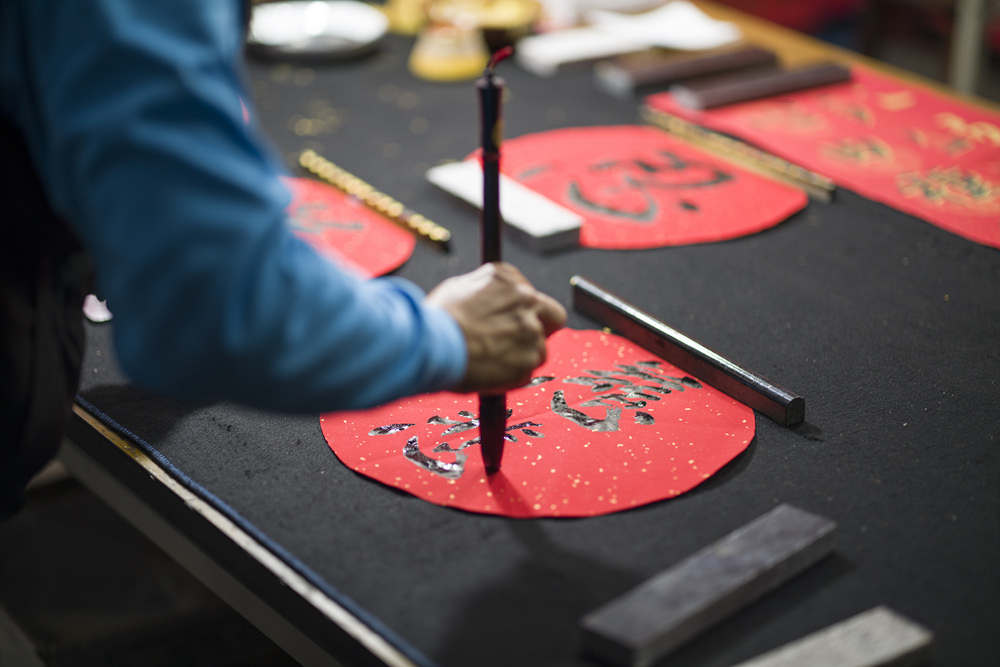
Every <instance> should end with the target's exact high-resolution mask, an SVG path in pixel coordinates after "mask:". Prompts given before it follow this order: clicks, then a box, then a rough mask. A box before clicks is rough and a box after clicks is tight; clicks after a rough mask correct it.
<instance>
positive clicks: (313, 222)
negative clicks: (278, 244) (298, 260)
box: [283, 178, 417, 278]
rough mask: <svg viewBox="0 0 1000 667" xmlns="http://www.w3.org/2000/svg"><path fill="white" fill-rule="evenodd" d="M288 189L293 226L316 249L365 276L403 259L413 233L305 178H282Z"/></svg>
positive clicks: (385, 270) (383, 271) (392, 268)
mask: <svg viewBox="0 0 1000 667" xmlns="http://www.w3.org/2000/svg"><path fill="white" fill-rule="evenodd" d="M283 180H284V182H285V184H286V185H287V186H288V188H289V190H290V191H291V193H292V201H291V203H290V204H289V205H288V209H287V212H288V219H289V224H291V226H292V229H293V230H294V231H295V233H297V234H298V235H299V236H301V237H302V238H303V239H305V240H306V241H308V242H309V243H310V244H311V245H312V246H313V247H314V248H316V249H317V250H319V251H320V252H322V253H323V254H325V255H328V256H330V257H332V258H334V259H335V260H336V261H337V262H339V263H340V264H342V265H346V266H348V267H350V268H351V269H353V270H354V271H356V272H357V273H359V274H361V275H363V276H366V277H369V278H371V277H375V276H381V275H385V274H386V273H390V272H391V271H395V270H396V269H398V268H399V267H400V266H402V265H403V264H405V263H406V260H408V259H409V258H410V256H411V255H412V254H413V248H414V246H415V245H416V243H417V240H416V237H415V236H414V235H413V234H412V233H410V232H408V231H406V230H405V229H403V228H401V227H400V226H399V225H397V224H395V223H393V222H391V221H389V220H386V219H385V218H384V217H383V216H381V215H380V214H378V213H376V212H375V211H373V210H371V209H370V208H368V207H367V206H366V205H365V204H364V203H363V202H361V201H360V200H358V199H357V198H356V197H351V196H350V195H348V194H347V193H345V192H342V191H340V190H338V189H337V188H335V187H333V186H332V185H327V184H326V183H320V182H319V181H314V180H312V179H309V178H285V179H283Z"/></svg>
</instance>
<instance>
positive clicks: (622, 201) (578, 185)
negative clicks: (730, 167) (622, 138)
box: [522, 150, 734, 223]
mask: <svg viewBox="0 0 1000 667" xmlns="http://www.w3.org/2000/svg"><path fill="white" fill-rule="evenodd" d="M532 173H535V172H534V171H533V172H532ZM522 178H527V175H523V176H522ZM733 178H734V176H733V175H732V174H731V173H729V172H726V171H723V170H722V169H719V168H718V167H716V166H715V165H712V164H709V163H707V162H699V161H697V160H689V159H686V158H684V157H681V156H680V155H677V154H676V153H673V152H671V151H666V150H660V151H659V152H658V155H657V156H656V158H655V159H652V160H646V159H638V158H637V159H632V160H610V161H606V162H599V163H596V164H592V165H589V166H588V167H587V169H586V170H585V172H584V174H583V175H581V176H579V177H577V178H574V179H572V180H571V181H570V183H569V185H568V186H567V190H566V196H567V199H568V200H569V201H570V202H571V203H573V204H574V205H576V206H579V207H580V208H583V209H585V210H587V211H591V212H594V213H599V214H602V215H608V216H612V217H615V218H619V219H622V220H627V221H632V222H639V223H647V222H653V221H655V220H658V219H659V217H660V206H659V204H657V198H656V195H657V194H658V193H659V194H662V193H663V192H664V191H674V192H675V193H679V192H682V191H686V190H691V189H697V188H710V187H713V186H716V185H720V184H722V183H725V182H727V181H731V180H733ZM677 204H678V206H679V207H680V208H681V209H682V210H685V211H697V210H698V206H697V204H694V203H692V202H690V201H687V200H683V199H681V200H679V201H678V202H677Z"/></svg>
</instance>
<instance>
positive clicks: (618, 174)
mask: <svg viewBox="0 0 1000 667" xmlns="http://www.w3.org/2000/svg"><path fill="white" fill-rule="evenodd" d="M501 168H502V170H503V173H504V174H505V175H507V176H508V177H510V178H513V179H515V180H517V181H519V182H521V183H522V184H523V185H525V186H527V187H529V188H531V189H532V190H535V191H536V192H538V193H540V194H542V195H544V196H546V197H548V198H549V199H551V200H552V201H554V202H556V203H558V204H560V205H561V206H563V207H565V208H568V209H570V210H572V211H575V212H576V213H578V214H580V215H581V216H582V217H583V219H584V222H583V226H582V228H581V230H580V244H581V245H583V246H587V247H591V248H618V249H630V248H655V247H660V246H673V245H685V244H690V243H706V242H712V241H721V240H724V239H731V238H736V237H739V236H745V235H747V234H754V233H756V232H759V231H761V230H764V229H767V228H769V227H773V226H774V225H776V224H778V223H779V222H781V221H783V220H785V219H786V218H788V217H789V216H790V215H792V214H793V213H795V212H797V211H799V210H801V209H802V208H803V207H805V205H806V203H807V198H806V195H805V194H804V193H803V192H802V191H801V190H798V189H796V188H792V187H789V186H787V185H784V184H781V183H778V182H776V181H773V180H770V179H766V178H763V177H761V176H758V175H756V174H753V173H751V172H749V171H746V170H744V169H741V168H739V167H736V166H735V165H733V164H730V163H728V162H725V161H724V160H722V159H720V158H718V157H715V156H713V155H711V154H709V153H705V152H703V151H701V150H698V149H697V148H695V147H693V146H691V145H689V144H686V143H684V142H682V141H680V140H678V139H676V138H674V137H672V136H670V135H669V134H667V133H666V132H663V131H661V130H658V129H655V128H651V127H643V126H635V125H622V126H608V127H582V128H568V129H561V130H552V131H549V132H540V133H538V134H529V135H525V136H522V137H517V138H515V139H510V140H508V141H506V142H505V143H504V145H503V158H502V162H501Z"/></svg>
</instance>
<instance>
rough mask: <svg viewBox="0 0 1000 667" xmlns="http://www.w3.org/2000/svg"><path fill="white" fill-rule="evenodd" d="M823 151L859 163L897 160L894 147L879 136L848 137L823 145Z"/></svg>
mask: <svg viewBox="0 0 1000 667" xmlns="http://www.w3.org/2000/svg"><path fill="white" fill-rule="evenodd" d="M823 152H824V153H826V154H827V155H829V156H831V157H835V158H839V159H841V160H844V161H847V162H854V163H858V164H866V163H871V162H891V161H894V160H895V155H894V153H893V151H892V148H891V147H890V146H889V145H888V144H887V143H885V142H884V141H882V140H881V139H879V138H877V137H862V138H856V137H848V138H846V139H841V140H839V141H836V142H833V143H830V144H827V145H825V146H823Z"/></svg>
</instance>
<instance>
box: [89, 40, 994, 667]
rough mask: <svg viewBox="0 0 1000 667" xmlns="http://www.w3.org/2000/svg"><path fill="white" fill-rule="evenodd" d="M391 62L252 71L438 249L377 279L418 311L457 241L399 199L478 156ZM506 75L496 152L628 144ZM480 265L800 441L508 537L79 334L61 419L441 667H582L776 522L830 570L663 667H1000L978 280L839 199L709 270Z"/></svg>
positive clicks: (312, 437)
mask: <svg viewBox="0 0 1000 667" xmlns="http://www.w3.org/2000/svg"><path fill="white" fill-rule="evenodd" d="M409 44H410V42H409V41H407V40H403V39H397V38H392V39H389V40H387V41H386V42H385V43H384V44H383V46H382V47H381V49H380V50H379V52H378V53H376V54H374V55H372V56H370V57H368V58H364V59H359V60H356V61H351V62H346V63H337V64H328V65H310V66H308V67H290V66H288V65H284V64H277V63H268V62H252V63H251V68H250V83H251V85H252V88H253V90H254V97H255V102H256V104H257V106H258V109H259V113H260V119H261V122H262V124H263V126H264V127H265V128H266V132H267V134H268V135H270V137H271V138H272V140H273V142H274V143H275V145H276V147H277V150H278V152H279V154H280V155H282V156H289V157H291V156H293V155H297V153H298V151H300V150H302V149H304V148H314V149H316V150H318V151H319V152H321V153H322V154H324V155H326V156H327V157H329V158H330V159H331V160H333V161H334V162H336V163H338V164H339V165H341V166H342V167H344V168H346V169H347V170H349V171H351V172H353V173H354V174H355V175H357V176H359V177H360V178H362V179H364V180H366V181H368V182H370V183H372V184H374V185H375V186H376V187H377V188H379V189H380V190H382V191H384V192H386V193H387V194H389V195H391V196H393V197H395V198H397V199H399V200H401V201H403V202H405V203H406V204H407V205H409V206H410V207H412V208H413V209H415V210H417V211H418V212H420V213H423V214H424V215H426V216H427V217H429V218H431V219H433V220H435V221H437V222H439V223H440V224H443V225H444V226H446V227H448V228H449V229H451V231H452V233H453V236H454V240H453V243H452V249H451V252H450V253H449V254H443V253H441V252H440V251H438V250H436V249H433V248H431V247H429V246H427V245H425V244H418V248H417V251H416V253H415V255H414V257H413V258H412V259H411V261H410V262H408V263H407V264H406V265H405V266H404V267H403V268H402V269H401V270H400V271H399V272H398V275H401V276H403V277H406V278H409V279H411V280H413V281H415V282H416V283H418V284H420V285H421V286H422V287H424V288H430V287H432V286H433V285H435V284H436V283H437V282H439V281H440V280H441V279H443V278H445V277H447V276H449V275H454V274H456V273H460V272H464V271H467V270H470V269H472V268H474V267H475V266H476V265H477V264H478V253H479V249H478V226H477V221H478V214H477V213H476V212H475V211H473V210H472V209H471V208H470V207H468V206H467V205H465V204H463V203H461V202H459V201H457V200H455V199H452V198H451V197H450V196H448V195H446V194H444V193H442V192H440V191H437V190H436V189H435V188H433V186H431V185H429V184H428V183H427V182H426V181H425V180H424V177H423V173H424V171H425V170H426V169H427V168H429V167H431V166H433V165H435V164H437V163H438V162H440V161H442V160H448V159H458V158H461V157H463V156H464V155H465V154H467V153H468V152H469V151H471V150H472V149H474V148H475V146H476V143H477V134H476V132H477V123H478V111H477V107H476V99H475V95H474V92H473V89H472V86H471V84H465V83H463V84H454V85H451V84H447V85H446V84H431V83H427V82H421V81H418V80H416V79H414V78H413V77H411V76H410V75H409V74H408V73H407V72H406V70H405V62H406V57H407V54H408V49H409ZM502 73H503V75H504V76H505V78H506V79H507V81H508V85H509V88H510V91H511V94H510V96H509V99H508V101H507V104H506V106H505V116H506V132H505V134H506V136H508V137H515V136H519V135H522V134H525V133H529V132H536V131H541V130H546V129H552V128H559V127H572V126H591V125H606V124H624V123H637V122H638V101H635V102H623V101H619V100H614V99H612V98H610V97H606V96H603V95H602V94H601V93H599V92H597V91H596V90H595V89H594V87H593V85H592V83H591V79H590V73H589V71H587V70H578V71H571V72H567V73H565V74H561V75H560V76H558V77H556V78H554V79H539V78H536V77H534V76H532V75H529V74H526V73H524V72H522V71H520V70H519V69H517V68H516V67H514V66H510V67H506V66H504V67H503V72H502ZM421 119H422V120H421ZM302 121H310V123H303V122H302ZM296 130H298V131H296ZM504 251H505V258H506V259H507V260H509V261H511V262H513V263H514V264H516V265H518V266H519V267H520V268H521V269H522V270H523V271H524V273H525V274H526V275H527V276H528V277H529V279H531V280H532V281H533V282H535V283H536V284H537V285H539V286H541V287H542V288H543V289H545V290H546V291H547V292H549V293H550V294H552V295H553V296H554V297H555V298H557V299H558V300H560V301H562V302H563V303H564V304H565V305H566V306H567V307H569V305H570V287H569V278H570V276H572V275H573V274H577V273H579V274H581V275H583V276H585V277H587V278H589V279H591V280H593V281H594V282H596V283H598V284H600V285H602V286H604V287H605V288H607V289H609V290H611V291H613V292H615V293H617V294H618V295H619V296H621V297H622V298H624V299H626V300H628V301H630V302H632V303H633V304H634V305H636V306H637V307H639V308H641V309H644V310H646V311H648V312H650V313H652V314H653V315H654V316H656V317H658V318H659V319H661V320H663V321H665V322H666V323H668V324H670V325H671V326H673V327H675V328H677V329H680V330H681V331H683V332H685V333H686V334H688V335H690V336H692V337H693V338H695V339H697V340H699V341H701V342H702V343H704V344H706V345H708V346H709V347H711V348H713V349H715V350H717V351H718V352H720V353H721V354H723V355H725V356H727V357H729V358H731V359H733V360H735V361H737V362H738V363H740V364H742V365H745V366H747V367H748V368H751V369H753V370H755V371H757V372H759V373H761V374H763V375H765V376H767V377H769V378H771V379H772V380H774V381H776V382H778V383H779V384H781V385H784V386H785V387H788V388H789V389H791V390H793V391H794V392H796V393H798V394H800V395H802V396H803V397H804V398H805V400H806V418H807V421H806V423H805V424H802V425H800V426H798V427H795V428H791V429H787V428H783V427H780V426H777V425H776V424H774V423H773V422H771V421H769V420H768V419H766V418H764V417H761V416H760V415H758V416H757V436H756V438H755V440H754V442H753V443H751V445H750V447H749V448H748V450H747V451H746V452H745V453H744V454H742V455H741V456H740V457H738V458H737V459H736V460H735V461H733V462H732V463H731V464H730V465H729V466H727V467H726V468H724V469H723V470H722V471H721V472H720V473H719V474H718V475H716V476H715V477H713V478H712V479H710V480H708V481H707V482H706V483H705V484H703V485H702V486H701V487H699V488H697V489H696V490H694V491H693V492H691V493H688V494H686V495H683V496H681V497H679V498H676V499H673V500H670V501H665V502H661V503H656V504H654V505H650V506H647V507H643V508H639V509H634V510H630V511H626V512H621V513H617V514H612V515H608V516H604V517H597V518H591V519H577V520H556V519H543V520H528V521H524V520H520V521H519V520H507V519H502V518H497V517H489V516H479V515H474V514H469V513H464V512H460V511H455V510H449V509H445V508H441V507H438V506H435V505H431V504H428V503H426V502H423V501H421V500H418V499H415V498H413V497H410V496H408V495H405V494H402V493H399V492H396V491H394V490H391V489H388V488H386V487H384V486H382V485H380V484H378V483H375V482H372V481H370V480H368V479H366V478H363V477H361V476H359V475H357V474H355V473H353V472H351V471H350V470H348V469H346V468H345V467H344V466H343V465H341V464H340V463H339V462H338V461H337V459H336V458H335V457H334V456H333V454H332V453H331V451H330V449H329V448H328V446H327V444H326V443H325V441H324V439H323V436H322V434H321V432H320V429H319V421H318V419H317V418H316V417H315V416H286V415H271V414H264V413H260V412H254V411H249V410H245V409H241V408H238V407H234V406H231V405H228V404H212V405H190V404H181V403H177V402H173V401H166V400H163V399H160V398H158V397H154V396H150V395H147V394H145V393H144V392H142V391H139V390H137V389H135V388H132V387H131V386H129V385H128V384H127V383H126V381H125V380H123V379H122V378H121V376H120V375H119V374H118V372H117V370H116V368H115V367H114V363H113V358H112V354H111V349H110V344H109V338H110V328H109V327H107V326H93V327H90V328H89V332H88V333H89V336H90V343H89V350H88V358H87V361H86V364H85V366H84V381H83V385H82V389H81V395H82V396H83V397H84V398H85V399H86V400H87V401H89V402H90V403H92V404H94V405H95V406H96V407H97V408H98V409H99V410H100V411H102V412H103V413H104V414H105V415H107V416H110V417H111V418H113V419H115V420H117V421H118V422H120V423H121V424H123V425H125V426H126V427H127V428H128V429H130V430H131V431H133V432H134V433H135V434H137V435H138V436H139V437H140V438H141V439H142V440H144V441H146V442H148V443H149V444H151V445H152V446H153V447H155V448H156V449H157V450H158V451H159V452H161V453H162V454H163V455H165V456H166V457H167V459H169V461H170V462H171V463H172V464H173V465H174V466H176V468H177V469H178V470H179V471H181V472H183V473H184V474H186V475H189V476H190V477H191V478H192V479H193V480H194V482H196V483H198V484H200V485H201V486H203V487H204V488H205V489H207V490H208V491H209V492H210V493H211V494H214V495H215V496H216V497H217V499H218V500H219V501H220V502H221V503H224V504H225V505H226V506H228V507H230V508H232V509H233V510H234V511H235V512H236V513H238V514H239V515H240V516H241V517H243V518H245V519H246V520H248V521H249V522H251V523H252V524H254V525H255V526H257V527H258V528H259V529H260V530H261V531H263V533H264V534H266V536H267V537H268V538H270V539H271V540H273V541H274V543H276V544H277V545H280V546H281V547H283V548H284V549H287V550H289V551H290V552H291V553H292V554H294V556H295V557H297V558H298V559H300V560H301V561H302V563H303V564H304V565H305V566H306V567H307V568H308V569H309V570H311V571H312V572H314V573H316V574H317V576H318V577H320V578H321V581H322V583H323V585H324V586H330V587H332V588H334V589H336V590H337V591H339V593H341V594H343V595H344V596H346V597H347V598H349V599H351V600H353V601H355V602H357V603H358V604H360V605H361V606H362V607H364V608H365V609H367V610H368V611H369V612H371V613H372V614H373V615H374V616H375V617H377V618H378V619H380V620H381V621H382V622H383V623H385V624H386V625H387V626H389V627H390V628H392V629H393V630H394V631H395V632H397V633H399V634H400V635H401V636H402V638H403V639H404V640H405V642H407V643H409V644H410V645H412V647H414V648H415V649H416V650H417V651H419V652H421V653H423V654H425V655H427V656H428V657H429V658H430V659H431V660H432V661H434V662H437V663H440V664H441V665H445V666H460V665H511V664H517V665H583V664H588V662H587V660H586V659H585V658H582V657H581V656H580V655H579V652H578V646H579V632H578V630H577V622H578V620H579V618H580V617H581V616H583V615H584V614H585V613H587V612H588V611H590V610H592V609H594V608H595V607H597V606H599V605H601V604H603V603H604V602H606V601H608V600H609V599H611V598H613V597H615V596H617V595H618V594H620V593H622V592H624V591H626V590H628V589H629V588H630V587H632V586H634V585H636V584H638V583H639V582H641V581H643V580H644V579H646V578H648V577H650V576H652V575H654V574H656V573H657V572H659V571H661V570H663V569H664V568H667V567H669V566H671V565H672V564H674V563H676V562H678V561H680V560H681V559H683V558H684V557H686V556H687V555H689V554H691V553H693V552H695V551H697V550H698V549H700V548H702V547H704V546H706V545H707V544H709V543H711V542H713V541H714V540H716V539H718V538H719V537H722V536H723V535H725V534H726V533H728V532H730V531H731V530H733V529H735V528H737V527H739V526H741V525H743V524H745V523H747V522H748V521H751V520H752V519H754V518H756V517H757V516H759V515H761V514H763V513H765V512H767V511H768V510H770V509H771V508H773V507H774V506H775V505H777V504H779V503H789V504H792V505H795V506H797V507H800V508H802V509H805V510H808V511H811V512H814V513H818V514H821V515H824V516H826V517H829V518H831V519H833V520H835V521H836V522H837V523H838V526H839V527H838V531H837V535H836V538H835V541H836V550H835V553H834V555H833V556H832V557H830V558H828V559H826V560H825V561H823V562H822V563H820V564H819V565H817V566H816V567H814V568H812V569H811V570H809V571H808V572H807V573H805V574H804V575H802V576H800V577H798V578H796V579H795V580H793V581H792V582H790V583H789V584H787V585H786V586H784V587H782V588H781V589H780V590H778V591H777V592H775V593H773V594H771V595H768V596H767V597H766V598H764V599H762V600H761V601H759V602H757V603H755V604H753V605H751V606H750V607H748V608H746V610H744V611H742V612H740V613H738V614H737V615H735V616H734V617H732V618H731V619H730V620H728V621H726V622H725V623H723V624H721V625H719V626H718V627H717V628H716V629H714V630H712V631H710V632H708V633H706V634H704V635H703V636H702V637H701V638H699V639H697V640H696V641H694V642H693V643H691V644H690V645H688V646H687V647H686V648H684V649H682V650H681V651H680V652H678V653H677V654H675V655H674V656H672V657H671V658H669V659H668V660H667V661H665V663H664V664H667V665H671V666H674V665H677V666H683V665H705V666H715V665H718V666H720V667H721V666H722V665H729V664H732V663H733V662H736V661H739V660H744V659H748V658H750V657H752V656H754V655H756V654H759V653H761V652H763V651H766V650H769V649H771V648H774V647H776V646H778V645H781V644H784V643H786V642H788V641H790V640H793V639H795V638H797V637H800V636H802V635H804V634H806V633H808V632H812V631H814V630H818V629H820V628H822V627H825V626H827V625H830V624H832V623H834V622H837V621H840V620H842V619H844V618H847V617H848V616H851V615H853V614H856V613H859V612H861V611H864V610H866V609H869V608H870V607H872V606H875V605H878V604H886V605H888V606H890V607H892V608H893V609H895V610H896V611H898V612H900V613H902V614H904V615H906V616H908V617H909V618H911V619H912V620H914V621H917V622H919V623H921V624H923V625H925V626H927V627H928V628H929V629H931V630H932V631H933V632H934V633H935V636H936V645H935V648H934V653H933V655H934V660H933V664H936V665H984V666H986V665H995V664H1000V639H998V636H997V633H996V628H997V627H1000V576H998V573H1000V567H998V556H1000V498H998V489H997V485H998V481H1000V476H998V471H1000V466H998V457H997V445H998V435H1000V425H998V406H1000V386H998V377H1000V351H998V341H1000V252H998V251H997V250H996V249H992V248H986V247H982V246H979V245H976V244H974V243H972V242H969V241H966V240H964V239H961V238H959V237H957V236H954V235H952V234H949V233H947V232H944V231H942V230H939V229H937V228H935V227H933V226H931V225H929V224H927V223H924V222H922V221H919V220H917V219H914V218H912V217H910V216H907V215H904V214H902V213H898V212H896V211H893V210H891V209H889V208H887V207H885V206H882V205H880V204H875V203H872V202H869V201H867V200H864V199H863V198H861V197H859V196H857V195H854V194H853V193H850V192H846V191H840V192H838V193H837V196H836V199H835V201H834V203H832V204H828V205H824V204H817V203H811V204H810V205H809V207H808V208H807V209H806V210H804V211H803V212H801V213H799V214H797V215H795V216H793V217H792V218H791V219H789V220H788V221H786V222H784V223H782V224H780V225H778V226H777V227H775V228H774V229H771V230H769V231H766V232H763V233H760V234H757V235H754V236H750V237H746V238H742V239H737V240H732V241H726V242H721V243H715V244H706V245H697V246H687V247H680V248H663V249H656V250H647V251H628V252H618V251H597V250H585V249H576V250H572V251H567V252H563V253H559V254H554V255H549V256H541V255H538V254H536V253H533V252H531V251H528V250H526V249H524V248H522V247H519V246H516V245H514V244H507V246H506V247H505V249H504ZM569 325H570V326H572V327H575V328H592V327H595V326H597V325H596V324H595V323H594V322H592V321H589V320H587V319H586V318H583V317H582V316H580V315H578V314H571V317H570V322H569Z"/></svg>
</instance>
